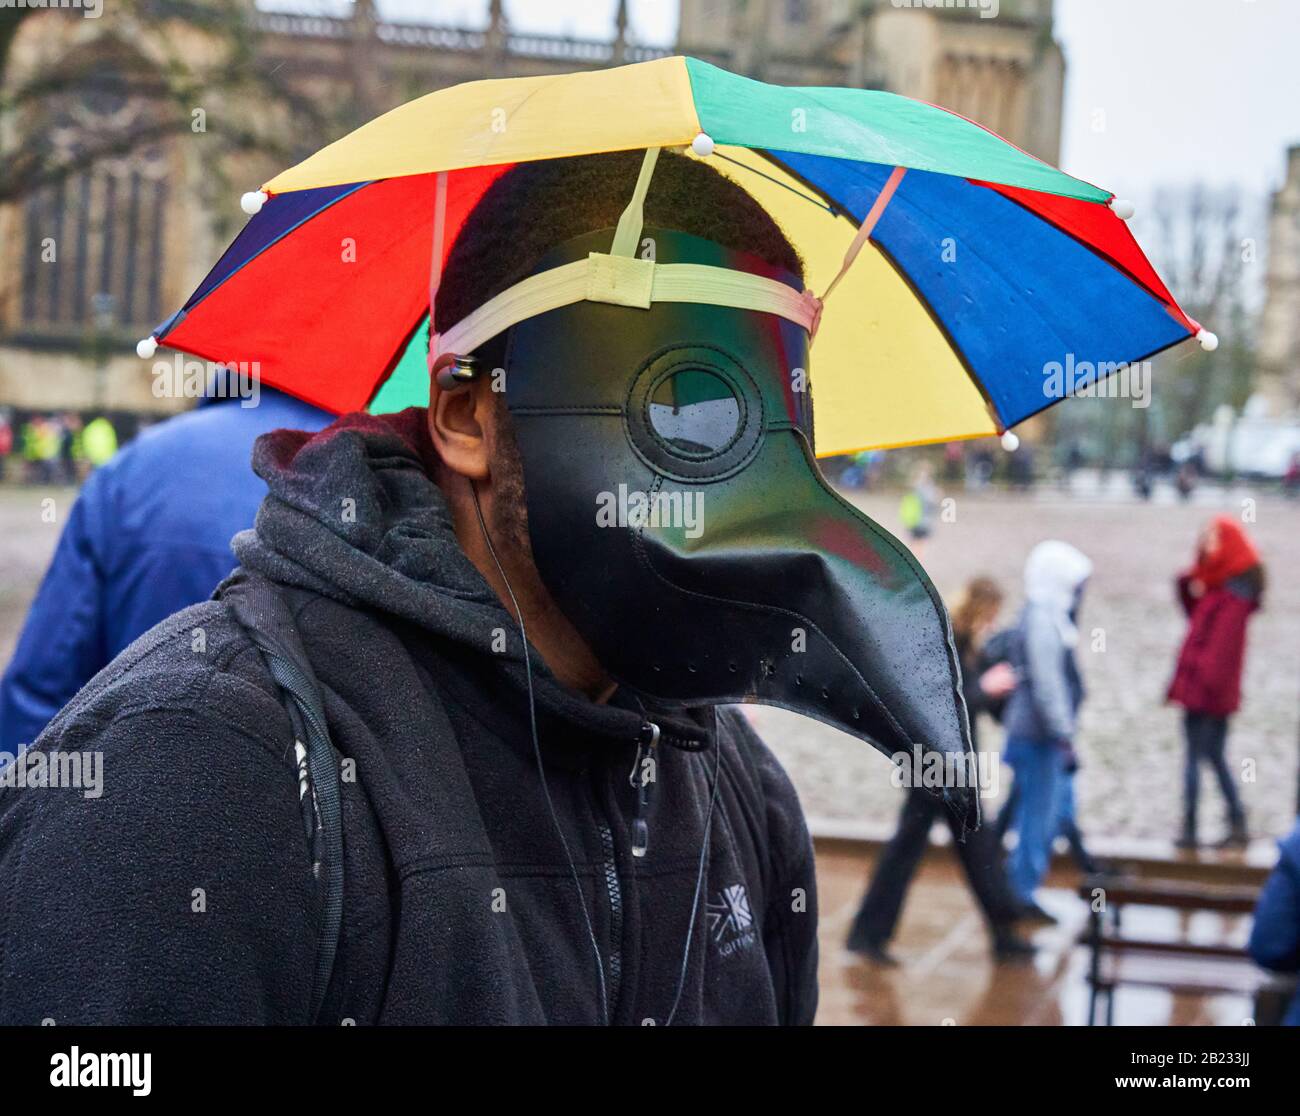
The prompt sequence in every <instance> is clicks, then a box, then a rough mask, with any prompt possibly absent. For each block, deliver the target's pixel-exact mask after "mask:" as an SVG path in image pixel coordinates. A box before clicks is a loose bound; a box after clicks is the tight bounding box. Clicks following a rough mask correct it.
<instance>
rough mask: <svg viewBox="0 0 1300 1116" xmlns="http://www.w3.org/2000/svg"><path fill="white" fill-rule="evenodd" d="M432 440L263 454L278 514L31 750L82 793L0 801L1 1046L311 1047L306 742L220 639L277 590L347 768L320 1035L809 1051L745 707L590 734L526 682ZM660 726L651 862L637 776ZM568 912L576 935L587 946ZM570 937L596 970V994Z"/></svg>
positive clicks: (597, 722)
mask: <svg viewBox="0 0 1300 1116" xmlns="http://www.w3.org/2000/svg"><path fill="white" fill-rule="evenodd" d="M423 414H424V412H423V411H415V410H413V411H408V412H404V413H403V414H401V415H397V416H392V417H390V418H387V419H378V418H373V417H370V416H365V415H350V416H345V417H344V418H342V419H340V420H339V421H338V422H337V423H335V424H334V426H332V427H330V428H329V429H327V430H326V431H324V432H322V433H321V434H318V435H315V436H311V435H308V434H305V433H300V432H292V431H277V432H275V433H273V434H269V435H265V436H264V437H263V438H261V439H260V440H259V442H258V444H257V447H256V449H255V452H254V467H255V468H256V470H257V472H258V473H259V474H260V475H261V476H262V477H263V478H264V479H265V480H266V481H267V484H268V486H269V489H270V495H269V496H268V497H267V499H266V502H265V503H264V504H263V506H262V509H261V511H260V512H259V513H258V517H257V524H256V527H255V529H254V530H253V531H249V532H244V533H243V534H241V535H239V536H237V537H236V539H235V543H234V549H235V553H236V555H237V557H238V558H239V560H240V563H241V569H240V570H237V571H236V573H235V574H234V575H233V576H232V577H231V578H230V579H228V580H227V582H225V583H224V584H223V586H222V587H220V588H219V589H218V591H217V593H216V596H215V598H214V600H212V601H210V602H208V603H205V604H202V605H198V606H195V607H194V608H190V609H187V610H186V611H184V612H181V613H178V614H176V615H175V616H173V617H171V618H170V619H168V620H167V621H165V622H164V623H163V624H161V625H159V626H158V627H157V628H154V629H153V630H152V631H151V632H149V633H147V634H146V635H145V636H143V637H142V638H141V639H140V640H138V641H137V642H136V643H135V644H133V645H132V646H131V647H129V648H128V649H127V650H126V651H124V652H123V653H122V654H121V655H120V656H119V657H118V658H117V659H116V660H115V661H114V662H113V663H111V664H110V665H109V666H108V667H107V668H105V670H103V671H102V672H101V673H100V674H99V675H98V676H97V677H96V678H94V679H93V680H92V681H91V682H90V683H89V684H88V685H87V686H86V688H85V689H84V690H82V692H81V693H80V694H79V695H78V696H77V697H76V698H75V699H74V700H73V701H72V702H71V703H70V704H69V705H68V706H67V708H65V709H64V710H63V712H62V713H60V714H59V716H58V717H57V718H56V719H55V720H54V721H53V722H52V723H51V724H50V726H49V728H48V729H47V730H46V731H45V732H44V733H43V734H42V735H41V737H40V738H39V739H38V740H37V741H36V743H35V744H34V745H33V747H34V748H35V749H38V750H43V751H44V752H46V753H47V754H51V755H52V754H54V753H62V752H74V751H83V752H99V753H101V754H102V762H103V791H102V795H101V796H100V797H97V798H96V797H87V796H86V795H85V794H84V793H83V792H82V791H79V790H75V789H68V788H53V787H31V786H29V787H26V788H16V787H15V788H6V789H3V790H0V1023H29V1024H36V1023H40V1022H41V1021H42V1020H45V1019H53V1020H54V1021H55V1022H56V1023H59V1024H78V1023H298V1024H302V1023H308V1022H311V1021H312V1019H311V1018H310V1016H311V1009H310V997H311V987H312V976H313V971H314V966H315V963H316V955H317V950H318V948H319V945H320V940H321V938H320V936H321V921H322V910H323V903H322V899H323V885H322V884H321V883H319V882H318V881H317V879H316V878H315V877H314V875H313V871H312V856H311V851H310V849H309V847H308V838H307V836H306V833H305V830H304V825H303V815H302V813H301V810H300V804H299V785H298V776H297V767H296V763H295V757H294V747H293V740H294V733H293V728H292V724H291V721H290V719H289V716H288V715H287V713H286V712H285V707H284V705H283V703H282V700H281V696H280V693H279V691H278V690H277V688H276V686H275V684H274V683H273V682H272V680H271V677H270V675H269V673H268V670H267V667H266V665H265V662H264V660H263V659H262V657H261V653H260V652H259V651H258V650H257V648H256V647H255V646H254V645H253V644H252V643H251V642H250V639H249V637H248V635H247V633H246V632H245V630H244V629H243V628H242V627H241V626H240V625H239V624H238V623H237V621H236V619H235V617H234V615H233V612H232V600H233V597H234V596H235V595H237V594H238V593H240V592H241V591H243V590H242V589H241V587H242V586H245V585H246V583H247V579H249V578H256V577H260V578H266V579H268V580H269V581H271V582H272V583H274V585H275V587H276V591H277V592H278V593H279V595H280V599H281V600H282V601H283V603H284V605H285V607H286V609H287V612H288V615H289V616H291V617H292V624H293V625H294V627H295V629H296V630H295V633H294V634H295V635H296V637H297V638H298V639H299V640H300V642H301V647H302V648H303V650H304V651H305V654H306V658H307V660H308V662H309V664H310V667H311V669H312V671H313V672H314V673H315V675H316V679H317V682H318V685H319V688H320V691H321V694H322V696H323V700H324V706H325V711H326V717H327V720H328V722H329V730H330V735H331V738H332V741H333V744H334V747H335V748H336V749H337V751H338V752H339V753H340V757H341V774H342V796H343V843H344V865H345V881H344V902H343V921H342V931H341V937H340V942H339V950H338V956H337V960H336V962H335V965H334V969H333V978H332V980H331V982H330V984H329V991H328V994H327V995H326V997H325V1002H324V1005H323V1008H322V1010H321V1012H320V1015H319V1021H321V1022H326V1023H338V1022H341V1021H345V1020H352V1021H355V1022H356V1023H359V1024H368V1023H474V1024H492V1023H525V1024H540V1023H600V1022H602V1021H604V1020H605V1018H606V1013H605V1010H604V1009H602V1006H601V1003H602V995H601V984H602V981H601V979H600V976H603V985H604V989H605V992H604V997H605V1000H606V1001H607V1003H608V1009H607V1011H608V1016H607V1017H608V1019H609V1021H611V1022H614V1023H622V1024H642V1023H645V1022H646V1021H647V1020H653V1021H654V1022H655V1023H656V1024H663V1023H664V1022H665V1021H666V1020H667V1017H668V1015H669V1012H670V1011H671V1009H672V1007H673V1003H674V999H675V994H676V992H677V989H678V979H679V972H680V968H681V963H682V957H683V951H684V948H685V945H686V942H687V936H688V929H690V915H691V909H692V901H693V899H694V897H695V892H696V882H697V872H698V868H699V864H700V857H701V851H702V846H703V845H704V843H705V841H706V827H705V819H706V816H707V811H708V804H709V798H710V793H711V789H712V787H713V784H714V774H715V772H716V773H717V775H716V781H717V799H716V806H715V810H714V815H713V819H712V825H711V827H709V830H708V835H707V856H706V864H705V870H704V875H703V880H702V886H701V888H700V893H699V903H698V909H697V910H696V914H695V921H694V926H693V930H692V931H691V934H690V948H689V957H688V962H687V966H686V975H685V980H684V983H683V986H682V989H681V996H680V1003H679V1006H678V1008H677V1012H676V1016H675V1019H674V1022H675V1023H737V1024H752V1023H808V1022H811V1020H812V1017H813V1015H814V1012H815V1009H816V1002H817V985H816V964H817V946H816V920H817V915H816V895H815V883H814V874H813V858H812V848H811V842H810V840H809V837H808V833H807V829H806V827H805V824H804V820H803V815H802V812H801V810H800V807H799V803H798V800H797V798H796V796H795V793H794V790H793V788H792V787H791V785H790V783H789V780H788V779H787V777H786V775H785V773H784V772H783V771H782V770H781V768H780V766H779V765H778V764H777V762H776V761H775V759H773V757H772V755H771V754H770V753H769V752H768V751H767V749H766V748H765V747H764V746H763V744H762V743H761V742H760V741H759V740H758V738H757V737H756V736H755V735H754V733H753V732H752V731H750V729H749V728H748V726H747V724H746V723H745V721H744V720H743V718H741V717H740V716H739V715H738V714H737V713H736V712H735V711H732V710H727V709H719V710H716V711H715V710H713V709H693V710H680V709H679V710H660V709H645V710H643V709H642V708H641V707H640V706H639V704H638V703H637V702H636V700H635V699H634V698H632V697H630V696H623V695H620V694H616V695H615V699H614V700H613V701H611V702H609V703H607V704H604V705H597V704H593V703H591V702H589V701H587V700H585V699H583V698H581V697H578V696H576V695H574V694H573V693H572V692H570V691H567V690H565V689H564V688H563V687H561V686H560V685H559V684H558V683H557V682H556V681H555V680H554V678H553V677H552V676H551V675H549V673H548V672H547V671H546V669H545V667H544V666H542V665H541V663H540V660H539V659H538V658H537V656H536V653H535V652H534V654H533V661H534V664H535V666H534V682H535V690H536V705H537V718H538V731H539V737H540V747H541V752H542V755H543V759H544V766H545V772H546V785H547V787H548V788H549V790H550V796H551V799H552V800H553V802H554V807H555V811H556V814H557V816H558V819H559V822H560V827H561V829H562V831H563V834H564V839H565V841H566V842H567V844H568V848H569V851H570V854H571V855H572V858H573V861H574V862H575V864H576V868H577V876H578V882H579V886H580V889H581V893H582V899H581V902H579V899H578V895H577V891H576V890H575V886H574V881H573V877H572V873H571V870H570V867H569V862H568V860H567V859H566V857H565V853H564V850H563V848H562V846H561V844H560V842H559V840H558V839H557V837H556V834H555V830H554V827H553V824H552V822H551V819H550V815H549V813H548V810H547V806H546V801H545V798H544V795H543V789H542V782H541V779H540V777H539V773H538V769H537V764H536V760H535V757H534V753H533V745H532V737H531V734H530V730H529V721H528V705H527V699H526V690H525V682H524V680H525V674H524V669H523V651H522V647H521V644H520V641H519V637H518V630H517V628H516V627H515V626H514V625H513V623H512V622H511V619H510V616H509V614H508V613H507V612H506V611H505V610H504V609H503V608H502V606H501V604H500V603H499V601H498V600H497V598H496V597H495V595H494V594H493V593H492V591H491V589H490V588H489V587H488V585H487V584H486V582H485V581H484V580H483V579H482V577H481V576H480V575H479V573H478V571H477V570H476V569H475V568H474V567H473V565H472V564H471V563H470V562H469V561H468V559H467V558H466V557H465V555H464V553H463V551H461V549H460V548H459V546H458V545H457V543H456V539H455V535H454V533H453V532H452V529H451V522H450V517H449V514H448V511H447V507H446V504H445V502H444V500H443V498H442V495H441V493H440V492H439V490H438V488H437V487H436V486H435V485H434V484H433V483H432V482H431V481H430V480H429V477H428V474H427V472H426V469H425V464H424V462H425V461H427V460H428V455H429V452H430V450H429V447H428V443H427V436H426V435H425V433H424V424H423ZM646 720H653V721H654V722H655V723H657V724H659V725H660V726H661V729H662V731H663V734H664V743H663V746H661V747H660V748H659V770H658V773H657V776H658V777H657V779H656V780H655V783H654V784H653V786H654V794H653V800H652V802H651V805H650V811H649V848H648V852H647V855H645V856H644V857H642V858H634V857H633V856H632V851H631V828H632V823H633V817H634V800H635V796H634V792H633V790H632V788H631V786H630V783H629V776H630V773H631V771H632V768H633V765H634V763H635V762H636V760H637V756H638V743H637V742H638V738H639V736H640V734H641V732H642V726H643V723H644V722H645V721H646ZM584 908H585V916H584ZM588 919H589V920H590V924H591V930H592V932H593V933H594V936H595V940H596V944H597V946H598V948H599V952H600V958H601V973H600V976H598V973H597V965H596V961H595V955H594V951H593V948H592V941H591V935H590V934H589V933H588V929H587V920H588Z"/></svg>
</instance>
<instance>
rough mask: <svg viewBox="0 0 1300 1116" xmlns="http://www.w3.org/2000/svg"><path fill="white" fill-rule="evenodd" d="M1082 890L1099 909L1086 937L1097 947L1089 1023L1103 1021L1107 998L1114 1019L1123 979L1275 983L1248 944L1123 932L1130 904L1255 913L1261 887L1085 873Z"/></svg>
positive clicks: (1158, 983)
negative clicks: (1087, 876)
mask: <svg viewBox="0 0 1300 1116" xmlns="http://www.w3.org/2000/svg"><path fill="white" fill-rule="evenodd" d="M1097 892H1100V893H1101V894H1100V895H1097V894H1096V893H1097ZM1079 895H1080V897H1081V898H1082V899H1083V900H1084V901H1085V902H1086V903H1088V905H1089V909H1090V911H1091V914H1090V916H1089V920H1088V929H1087V931H1086V932H1085V935H1084V938H1083V940H1084V941H1085V942H1086V943H1087V945H1088V946H1089V947H1090V949H1091V958H1090V961H1089V966H1088V983H1089V985H1090V986H1091V997H1090V999H1089V1002H1088V1023H1089V1025H1092V1024H1095V1023H1096V1022H1097V1013H1098V1008H1099V1007H1100V1006H1101V1003H1102V1001H1103V999H1104V1001H1105V1023H1106V1024H1107V1025H1108V1026H1109V1025H1111V1024H1112V1023H1113V1022H1114V1018H1115V989H1116V988H1117V987H1118V986H1119V985H1121V984H1127V985H1133V986H1142V987H1148V988H1164V989H1167V990H1169V991H1170V992H1175V993H1178V992H1181V993H1192V994H1201V995H1214V994H1220V995H1224V994H1230V995H1240V996H1249V997H1250V998H1251V999H1256V998H1257V997H1258V996H1259V995H1260V994H1261V992H1262V991H1263V990H1265V989H1266V988H1268V987H1269V986H1270V985H1272V984H1273V983H1274V978H1273V977H1272V976H1271V975H1270V974H1268V973H1266V972H1265V971H1264V970H1262V969H1260V968H1259V967H1258V966H1257V965H1255V963H1254V962H1253V961H1252V960H1251V958H1250V955H1249V954H1248V953H1247V952H1246V950H1245V948H1244V947H1243V946H1233V945H1218V944H1206V943H1201V942H1187V941H1167V940H1153V939H1148V938H1135V937H1127V936H1125V935H1124V934H1123V932H1122V931H1123V927H1122V912H1123V909H1124V907H1125V906H1126V905H1129V906H1144V907H1162V908H1164V909H1166V910H1177V911H1211V912H1215V913H1218V914H1223V915H1250V914H1252V913H1253V912H1254V910H1255V902H1256V900H1257V899H1258V898H1259V890H1258V889H1257V888H1253V887H1217V886H1207V885H1203V884H1189V883H1170V882H1165V881H1161V880H1145V879H1133V878H1123V877H1118V878H1117V877H1104V876H1100V877H1093V878H1091V879H1088V880H1085V881H1084V882H1083V884H1081V885H1080V887H1079ZM1098 899H1101V900H1102V901H1101V902H1098V901H1097V900H1098Z"/></svg>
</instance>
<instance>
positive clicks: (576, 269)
mask: <svg viewBox="0 0 1300 1116" xmlns="http://www.w3.org/2000/svg"><path fill="white" fill-rule="evenodd" d="M575 302H605V303H610V304H613V305H616V306H631V307H636V308H639V309H642V310H645V309H648V308H649V307H650V305H651V303H655V302H693V303H702V304H704V305H709V306H731V307H735V308H736V309H738V310H757V311H760V312H763V313H768V314H777V315H779V316H780V317H782V318H785V319H786V320H788V321H791V322H794V323H795V324H796V325H799V326H802V327H803V328H804V329H806V330H808V332H809V333H811V332H812V331H813V326H814V324H815V323H816V320H817V315H818V312H819V309H820V304H819V302H818V300H817V299H815V298H814V297H813V296H812V295H811V294H808V293H807V292H803V291H796V290H795V289H794V288H793V287H790V286H787V285H786V284H785V283H782V282H781V281H780V280H777V279H769V278H767V277H766V276H763V275H753V274H751V273H750V272H747V271H734V270H732V269H731V268H726V267H711V266H709V265H707V264H686V263H676V264H656V263H655V262H654V261H653V260H636V259H628V258H627V257H624V256H606V255H604V254H602V253H600V252H592V253H590V254H589V255H588V257H587V258H586V259H585V260H574V261H573V262H572V263H567V264H563V265H561V266H560V267H555V268H552V269H551V270H550V271H543V272H541V273H539V274H537V275H530V276H529V277H528V278H527V279H523V280H521V281H520V282H518V283H516V284H515V285H514V286H513V287H510V288H509V289H507V290H504V291H502V292H501V293H500V294H499V295H496V296H495V297H494V298H490V299H488V301H487V302H485V303H484V304H483V305H482V306H480V307H479V308H478V309H477V310H475V311H474V312H473V313H472V314H469V315H467V316H466V317H464V318H462V319H461V320H460V321H459V322H457V323H456V324H455V325H454V326H452V328H451V329H449V330H447V332H446V333H443V334H438V335H437V336H435V338H434V344H433V345H432V346H431V347H430V352H431V353H433V352H434V351H435V350H436V353H437V355H441V354H443V353H457V354H459V355H461V356H464V355H466V354H469V353H472V352H474V350H475V349H477V348H478V347H479V346H480V345H482V344H483V343H484V342H486V341H490V340H491V339H492V338H493V337H496V336H497V335H498V334H500V333H504V332H505V331H506V330H507V329H509V328H510V327H511V326H514V325H517V324H518V323H520V322H522V321H526V320H527V319H529V318H535V317H537V315H539V314H545V313H547V312H548V311H550V310H558V309H560V308H561V307H563V306H571V305H573V304H574V303H575Z"/></svg>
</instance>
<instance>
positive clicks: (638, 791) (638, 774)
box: [628, 721, 659, 858]
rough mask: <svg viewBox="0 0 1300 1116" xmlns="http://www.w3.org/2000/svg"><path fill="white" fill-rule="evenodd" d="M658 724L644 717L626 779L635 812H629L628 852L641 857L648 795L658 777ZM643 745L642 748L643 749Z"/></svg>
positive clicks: (647, 835)
mask: <svg viewBox="0 0 1300 1116" xmlns="http://www.w3.org/2000/svg"><path fill="white" fill-rule="evenodd" d="M658 747H659V726H658V725H656V724H655V723H654V722H653V721H646V722H645V724H643V725H642V726H641V735H640V736H638V737H637V742H636V758H635V759H634V760H633V761H632V774H631V775H629V776H628V782H629V783H630V784H631V786H632V793H633V794H635V795H636V812H635V813H634V814H633V815H632V855H633V856H635V857H638V858H640V857H643V856H645V854H646V853H647V852H648V851H649V848H650V818H649V813H650V796H651V795H652V794H653V793H654V789H655V786H656V784H657V783H658V780H659V755H658ZM643 749H644V752H643Z"/></svg>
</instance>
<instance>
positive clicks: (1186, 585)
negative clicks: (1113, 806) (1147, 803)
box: [1167, 515, 1264, 849]
mask: <svg viewBox="0 0 1300 1116" xmlns="http://www.w3.org/2000/svg"><path fill="white" fill-rule="evenodd" d="M1176 584H1177V590H1178V599H1179V601H1180V603H1181V604H1182V606H1183V611H1184V612H1185V613H1186V614H1187V635H1186V636H1185V637H1184V639H1183V645H1182V649H1181V650H1180V651H1179V652H1178V663H1177V666H1176V667H1175V668H1174V677H1173V681H1171V682H1170V684H1169V692H1168V695H1167V698H1168V700H1169V701H1171V702H1173V703H1174V704H1175V705H1181V706H1182V707H1183V711H1184V712H1183V729H1184V733H1185V735H1186V739H1187V753H1186V762H1185V764H1184V768H1183V828H1182V833H1181V834H1180V835H1179V837H1178V841H1177V844H1178V847H1179V848H1184V849H1193V848H1195V847H1196V845H1197V825H1196V822H1197V818H1196V806H1197V798H1198V797H1199V793H1200V782H1201V764H1203V763H1204V764H1208V765H1209V767H1210V769H1211V770H1212V771H1213V772H1214V775H1215V777H1216V778H1217V779H1218V782H1219V789H1220V790H1221V791H1222V792H1223V798H1224V801H1225V802H1226V803H1227V807H1228V835H1227V837H1226V838H1225V839H1224V840H1223V841H1222V842H1221V843H1220V847H1222V848H1232V847H1236V848H1240V847H1243V846H1245V844H1246V843H1247V840H1248V834H1247V831H1246V812H1245V808H1244V807H1243V806H1242V804H1241V796H1240V795H1239V794H1238V792H1237V786H1236V783H1235V782H1234V780H1233V777H1232V773H1231V772H1230V771H1229V770H1228V761H1227V757H1226V750H1227V742H1228V718H1229V717H1230V716H1231V715H1232V714H1233V713H1235V712H1236V711H1237V709H1238V707H1239V706H1240V705H1241V671H1242V667H1243V665H1244V664H1245V660H1246V625H1247V622H1248V621H1249V620H1250V617H1251V615H1252V613H1254V612H1255V610H1256V609H1257V608H1259V606H1260V603H1261V601H1262V599H1263V595H1264V567H1263V565H1262V564H1261V563H1260V560H1259V553H1258V552H1257V551H1256V549H1255V545H1254V543H1252V542H1251V540H1250V537H1249V536H1248V535H1247V534H1246V531H1245V529H1244V528H1243V527H1242V526H1241V524H1240V523H1238V522H1237V521H1236V520H1235V519H1233V518H1232V517H1231V516H1227V515H1220V516H1216V517H1215V518H1214V519H1213V520H1212V521H1211V522H1210V524H1209V526H1207V527H1206V528H1205V530H1204V531H1203V532H1202V533H1201V537H1200V539H1199V540H1198V543H1197V549H1196V558H1195V561H1194V562H1193V564H1192V566H1191V568H1190V569H1188V570H1186V571H1185V572H1184V573H1182V574H1180V575H1179V577H1178V579H1177V583H1176Z"/></svg>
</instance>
